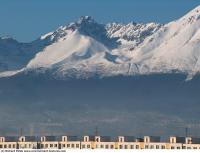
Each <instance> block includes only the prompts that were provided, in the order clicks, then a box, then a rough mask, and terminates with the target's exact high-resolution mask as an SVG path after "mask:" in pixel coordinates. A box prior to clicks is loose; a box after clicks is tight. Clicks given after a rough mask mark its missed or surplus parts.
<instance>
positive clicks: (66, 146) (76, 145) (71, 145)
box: [62, 143, 79, 148]
mask: <svg viewBox="0 0 200 153" xmlns="http://www.w3.org/2000/svg"><path fill="white" fill-rule="evenodd" d="M62 148H79V144H73V143H72V144H62Z"/></svg>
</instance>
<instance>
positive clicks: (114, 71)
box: [0, 7, 200, 78]
mask: <svg viewBox="0 0 200 153" xmlns="http://www.w3.org/2000/svg"><path fill="white" fill-rule="evenodd" d="M199 11H200V7H197V8H195V9H194V10H192V11H191V12H189V13H188V14H186V15H185V16H183V17H181V18H180V19H179V20H176V21H173V22H170V23H168V24H165V25H161V24H157V23H147V24H141V23H133V22H132V23H129V24H120V23H109V24H101V23H98V22H96V21H95V20H94V19H93V18H91V17H90V16H83V17H80V18H79V19H78V20H77V21H75V22H72V23H70V24H68V25H65V26H61V27H59V28H58V29H57V30H55V31H54V32H50V33H47V34H45V35H43V36H41V37H40V38H39V39H37V40H35V41H33V42H31V43H29V44H23V43H18V42H17V46H18V45H19V46H18V47H15V48H14V49H13V48H12V47H11V48H10V46H12V45H8V44H9V43H6V44H7V46H5V45H4V47H3V45H2V42H3V41H2V39H0V50H1V52H0V58H1V59H2V61H4V62H3V64H4V68H2V72H4V71H5V70H9V71H12V70H17V72H18V70H21V71H19V72H20V73H23V72H24V71H30V70H31V71H36V72H37V70H38V69H39V70H41V69H44V71H42V72H44V73H45V71H46V70H47V71H48V72H50V73H51V74H52V75H56V76H58V77H62V78H65V77H68V76H75V77H91V76H94V75H95V76H96V75H99V76H101V77H105V76H114V75H147V74H152V73H174V72H175V73H184V74H187V75H188V78H192V77H193V76H194V75H196V74H198V73H199V72H200V68H199V67H200V47H199V46H200V20H199V16H200V12H199ZM4 41H5V40H4ZM8 48H10V51H12V50H17V48H21V50H19V51H18V52H19V53H22V52H23V53H26V54H25V55H26V56H24V55H23V56H20V55H18V56H19V57H20V58H19V59H17V60H16V63H15V64H11V65H17V64H18V63H20V62H21V61H24V62H22V63H21V64H20V66H18V67H15V68H12V67H10V68H7V69H6V68H5V67H6V66H7V65H9V64H10V61H13V60H12V58H11V57H12V56H10V55H8V56H7V58H5V56H3V55H2V53H3V51H5V50H6V49H8ZM27 53H28V54H27ZM24 57H26V58H25V59H23V58H24ZM10 58H11V59H10ZM1 65H2V64H0V67H1ZM5 74H7V73H5V72H4V76H5ZM9 74H10V73H9ZM12 74H16V73H12Z"/></svg>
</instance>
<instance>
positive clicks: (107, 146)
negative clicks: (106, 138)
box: [96, 144, 114, 149]
mask: <svg viewBox="0 0 200 153" xmlns="http://www.w3.org/2000/svg"><path fill="white" fill-rule="evenodd" d="M96 148H102V149H114V145H108V144H107V145H103V144H100V145H99V144H97V145H96Z"/></svg>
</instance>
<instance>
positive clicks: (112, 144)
mask: <svg viewBox="0 0 200 153" xmlns="http://www.w3.org/2000/svg"><path fill="white" fill-rule="evenodd" d="M0 149H200V138H195V137H176V136H171V137H170V138H169V139H168V140H165V141H161V139H160V137H157V136H144V137H143V138H136V137H134V136H118V137H117V138H115V139H112V138H111V137H109V136H83V137H81V138H79V137H77V136H42V137H36V136H20V137H8V136H6V137H0Z"/></svg>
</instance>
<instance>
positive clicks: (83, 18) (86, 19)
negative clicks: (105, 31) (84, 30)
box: [77, 16, 95, 24]
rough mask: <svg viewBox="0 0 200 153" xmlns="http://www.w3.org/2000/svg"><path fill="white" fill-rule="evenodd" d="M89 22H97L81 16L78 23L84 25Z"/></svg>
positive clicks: (89, 17)
mask: <svg viewBox="0 0 200 153" xmlns="http://www.w3.org/2000/svg"><path fill="white" fill-rule="evenodd" d="M88 22H95V21H94V19H93V18H92V17H91V16H81V17H80V18H79V19H78V21H77V23H78V24H83V23H88Z"/></svg>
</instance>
